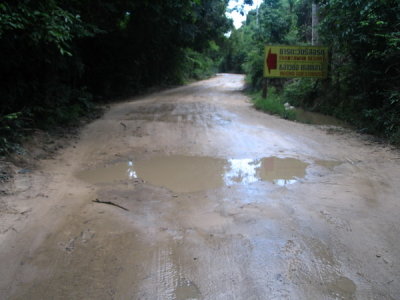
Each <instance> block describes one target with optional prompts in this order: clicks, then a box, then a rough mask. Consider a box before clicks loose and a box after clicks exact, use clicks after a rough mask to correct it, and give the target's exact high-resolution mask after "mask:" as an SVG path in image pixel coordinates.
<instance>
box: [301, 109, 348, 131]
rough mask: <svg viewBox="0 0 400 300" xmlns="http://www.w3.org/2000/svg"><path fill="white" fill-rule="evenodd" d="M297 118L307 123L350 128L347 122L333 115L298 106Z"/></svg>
mask: <svg viewBox="0 0 400 300" xmlns="http://www.w3.org/2000/svg"><path fill="white" fill-rule="evenodd" d="M296 119H297V120H298V121H299V122H302V123H306V124H315V125H332V126H339V127H344V128H348V127H349V125H348V124H346V123H345V122H343V121H341V120H339V119H336V118H335V117H332V116H327V115H324V114H320V113H315V112H310V111H306V110H304V109H301V108H296Z"/></svg>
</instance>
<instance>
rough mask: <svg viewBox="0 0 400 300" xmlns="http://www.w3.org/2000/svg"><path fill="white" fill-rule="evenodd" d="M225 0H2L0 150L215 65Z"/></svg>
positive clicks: (226, 23) (225, 28)
mask: <svg viewBox="0 0 400 300" xmlns="http://www.w3.org/2000/svg"><path fill="white" fill-rule="evenodd" d="M226 6H227V1H225V0H182V1H172V0H168V1H147V0H135V1H122V0H113V1H108V0H100V1H97V0H96V1H94V0H88V1H81V0H76V1H63V0H38V1H30V0H21V1H14V0H4V1H2V2H1V3H0V44H1V47H0V72H1V81H0V99H1V102H0V154H1V153H3V154H4V153H8V152H10V151H13V149H14V148H15V147H16V143H17V142H18V141H20V139H21V137H22V136H24V135H26V133H27V132H31V131H32V130H33V129H37V128H40V129H44V130H51V129H52V128H54V127H57V126H67V125H68V126H69V125H70V124H73V123H76V122H77V121H78V120H79V119H80V118H81V117H82V116H86V115H88V114H91V113H92V112H93V110H94V108H95V106H96V104H98V103H104V102H105V101H110V99H115V98H120V97H124V96H130V95H134V94H137V93H143V91H145V90H146V89H147V88H149V87H153V86H167V85H177V84H182V83H184V82H186V81H188V80H191V79H201V78H205V77H207V76H210V75H212V74H213V72H216V71H217V68H218V62H219V60H220V57H221V51H220V47H221V45H222V43H223V42H224V40H225V38H224V33H226V32H227V31H229V29H230V28H231V26H232V22H231V21H230V20H228V19H227V18H226V16H225V11H226Z"/></svg>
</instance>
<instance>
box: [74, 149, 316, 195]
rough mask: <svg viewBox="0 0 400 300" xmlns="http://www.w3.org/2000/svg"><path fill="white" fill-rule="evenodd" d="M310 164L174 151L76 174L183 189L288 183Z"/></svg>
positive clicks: (92, 180)
mask: <svg viewBox="0 0 400 300" xmlns="http://www.w3.org/2000/svg"><path fill="white" fill-rule="evenodd" d="M308 165H309V164H308V163H305V162H303V161H300V160H297V159H294V158H278V157H266V158H261V159H221V158H213V157H198V156H181V155H172V156H162V157H153V158H150V159H146V160H139V161H128V162H120V163H116V164H113V165H109V166H105V167H100V168H95V169H91V170H86V171H83V172H80V173H79V174H78V175H77V176H78V178H80V179H82V180H84V181H87V182H89V183H93V184H99V183H113V182H115V181H119V180H129V179H132V180H135V179H139V178H140V179H142V180H144V181H145V182H148V183H150V184H152V185H156V186H163V187H166V188H168V189H170V190H172V191H174V192H178V193H179V192H180V193H184V192H196V191H202V190H208V189H215V188H218V187H221V186H230V185H235V184H250V183H253V182H257V181H261V180H262V181H269V182H272V183H274V184H276V185H280V186H285V185H287V184H293V183H295V182H297V181H298V180H299V179H300V178H303V177H305V174H306V168H307V167H308Z"/></svg>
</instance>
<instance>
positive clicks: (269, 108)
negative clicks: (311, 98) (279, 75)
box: [251, 87, 296, 120]
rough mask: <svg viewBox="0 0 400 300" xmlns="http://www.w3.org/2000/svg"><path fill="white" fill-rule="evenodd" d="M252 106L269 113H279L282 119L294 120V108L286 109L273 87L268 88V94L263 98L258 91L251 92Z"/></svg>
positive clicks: (281, 98)
mask: <svg viewBox="0 0 400 300" xmlns="http://www.w3.org/2000/svg"><path fill="white" fill-rule="evenodd" d="M251 97H252V100H253V103H254V107H255V108H257V109H259V110H262V111H264V112H268V113H270V114H274V115H279V116H281V117H282V118H284V119H289V120H295V119H296V112H295V111H294V110H288V109H286V108H285V106H284V103H285V102H284V99H283V97H282V96H281V95H280V94H279V93H278V92H277V91H276V89H275V88H274V87H271V88H269V89H268V96H267V98H266V99H264V98H263V97H262V96H261V93H260V92H256V93H253V94H252V95H251Z"/></svg>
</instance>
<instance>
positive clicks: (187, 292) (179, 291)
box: [175, 282, 202, 300]
mask: <svg viewBox="0 0 400 300" xmlns="http://www.w3.org/2000/svg"><path fill="white" fill-rule="evenodd" d="M175 297H176V300H187V299H201V298H202V296H201V293H200V290H199V288H198V287H197V286H196V285H195V284H194V283H193V282H188V283H187V284H183V285H179V286H177V287H176V288H175Z"/></svg>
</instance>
